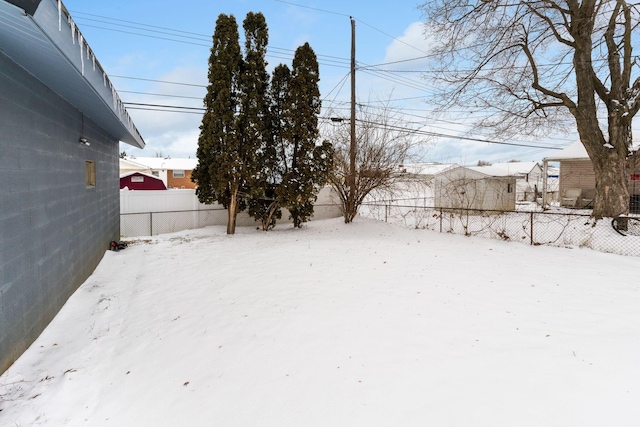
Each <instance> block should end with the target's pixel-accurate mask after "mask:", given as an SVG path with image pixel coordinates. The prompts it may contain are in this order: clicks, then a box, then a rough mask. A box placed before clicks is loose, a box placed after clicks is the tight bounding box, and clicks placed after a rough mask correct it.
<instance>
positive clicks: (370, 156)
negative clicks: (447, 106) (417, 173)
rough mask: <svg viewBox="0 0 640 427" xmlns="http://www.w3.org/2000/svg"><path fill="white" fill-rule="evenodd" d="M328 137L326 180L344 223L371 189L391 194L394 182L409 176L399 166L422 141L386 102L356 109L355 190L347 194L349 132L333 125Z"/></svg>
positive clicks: (350, 218)
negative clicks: (330, 147) (331, 161)
mask: <svg viewBox="0 0 640 427" xmlns="http://www.w3.org/2000/svg"><path fill="white" fill-rule="evenodd" d="M330 139H331V140H332V141H333V147H334V151H335V154H334V168H333V172H332V173H331V175H330V177H329V183H330V184H331V186H332V187H333V188H334V189H335V190H336V192H337V193H338V197H339V198H340V204H341V208H342V213H343V216H344V222H345V223H350V222H352V221H353V219H354V218H355V216H356V215H357V214H358V209H359V208H360V206H361V205H362V203H363V202H364V200H365V198H366V197H367V196H368V195H370V194H371V193H373V192H376V193H380V194H389V195H390V194H393V193H394V192H395V191H397V184H398V183H400V182H402V181H405V180H407V179H409V178H408V176H407V174H406V172H405V171H404V169H403V168H401V167H400V166H401V165H402V164H403V163H405V162H406V161H407V160H410V158H411V157H412V153H413V154H415V152H414V150H416V149H417V148H418V146H419V145H421V144H422V141H420V140H418V139H417V138H416V136H415V132H414V131H413V130H412V129H411V128H409V127H407V124H406V123H405V122H404V121H403V120H402V119H401V118H400V116H399V115H398V114H397V113H395V112H394V111H392V110H391V109H390V108H389V105H388V104H385V105H384V106H382V107H380V108H379V109H374V108H372V107H363V108H362V109H360V111H359V112H358V113H357V118H356V143H357V148H356V176H355V194H353V197H352V198H350V197H349V192H350V189H349V187H350V186H349V180H348V177H349V173H350V141H351V135H350V132H349V129H348V127H347V126H344V125H336V126H335V127H334V129H333V131H332V132H331V136H330ZM351 200H353V202H352V203H351Z"/></svg>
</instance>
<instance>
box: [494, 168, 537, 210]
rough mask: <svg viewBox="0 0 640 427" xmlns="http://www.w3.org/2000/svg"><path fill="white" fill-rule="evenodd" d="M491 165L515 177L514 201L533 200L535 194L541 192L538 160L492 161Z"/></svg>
mask: <svg viewBox="0 0 640 427" xmlns="http://www.w3.org/2000/svg"><path fill="white" fill-rule="evenodd" d="M491 167H493V168H498V169H503V170H505V171H506V172H507V173H508V174H509V175H510V176H515V177H516V201H518V202H534V201H536V195H537V194H542V168H541V167H540V165H539V164H538V162H508V163H494V164H492V165H491Z"/></svg>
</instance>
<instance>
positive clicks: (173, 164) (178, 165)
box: [123, 157, 198, 170]
mask: <svg viewBox="0 0 640 427" xmlns="http://www.w3.org/2000/svg"><path fill="white" fill-rule="evenodd" d="M123 160H125V161H127V162H128V163H132V164H137V165H140V166H141V167H143V168H145V169H153V170H193V169H195V167H196V166H198V159H172V158H163V157H125V158H124V159H123Z"/></svg>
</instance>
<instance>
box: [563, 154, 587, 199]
mask: <svg viewBox="0 0 640 427" xmlns="http://www.w3.org/2000/svg"><path fill="white" fill-rule="evenodd" d="M567 188H580V189H581V190H582V191H583V193H587V194H591V193H593V191H594V190H595V188H596V174H595V172H594V170H593V165H592V164H591V160H589V159H585V160H563V161H562V162H561V163H560V194H564V191H565V190H566V189H567Z"/></svg>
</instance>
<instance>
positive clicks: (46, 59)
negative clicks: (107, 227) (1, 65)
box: [0, 0, 145, 148]
mask: <svg viewBox="0 0 640 427" xmlns="http://www.w3.org/2000/svg"><path fill="white" fill-rule="evenodd" d="M0 52H2V53H4V54H5V55H6V56H7V57H9V58H10V59H11V60H12V61H14V62H15V63H16V64H18V65H20V66H21V67H22V68H24V69H25V70H26V71H27V72H29V73H30V74H31V75H33V76H34V77H35V78H36V79H38V80H40V81H41V82H42V83H43V84H45V85H46V86H47V87H49V88H50V89H51V90H52V91H54V92H55V93H56V94H58V95H59V96H60V97H61V98H63V99H65V100H66V101H67V102H69V103H70V104H71V105H73V106H74V107H75V108H77V109H78V110H79V111H80V112H81V113H82V114H83V115H84V117H87V118H89V119H91V120H92V121H94V122H95V123H97V124H98V125H99V126H100V127H101V128H103V129H104V130H105V131H107V133H109V134H110V135H111V136H113V137H115V138H117V139H118V140H120V141H122V142H125V143H127V144H130V145H133V146H135V147H139V148H143V147H144V146H145V143H144V140H143V139H142V136H141V135H140V133H139V132H138V130H137V129H136V127H135V125H134V124H133V121H132V120H131V117H129V114H128V113H127V111H126V109H125V108H124V105H123V103H122V101H121V100H120V98H119V96H118V94H117V92H116V90H115V89H114V87H113V85H112V84H111V81H110V80H109V79H108V77H107V75H106V73H105V72H104V70H103V69H102V67H101V66H100V64H99V62H98V61H97V59H96V57H95V55H94V53H93V51H92V50H91V48H90V47H89V45H88V44H87V42H86V41H85V40H84V37H83V36H82V34H81V33H80V31H79V30H78V27H77V26H76V24H75V23H74V21H73V19H72V18H71V16H70V15H69V12H68V11H67V9H66V8H65V7H64V5H63V4H62V3H61V2H58V1H57V0H0Z"/></svg>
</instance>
